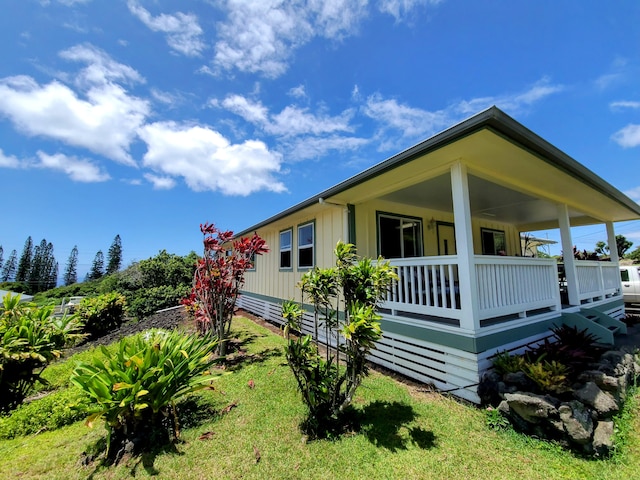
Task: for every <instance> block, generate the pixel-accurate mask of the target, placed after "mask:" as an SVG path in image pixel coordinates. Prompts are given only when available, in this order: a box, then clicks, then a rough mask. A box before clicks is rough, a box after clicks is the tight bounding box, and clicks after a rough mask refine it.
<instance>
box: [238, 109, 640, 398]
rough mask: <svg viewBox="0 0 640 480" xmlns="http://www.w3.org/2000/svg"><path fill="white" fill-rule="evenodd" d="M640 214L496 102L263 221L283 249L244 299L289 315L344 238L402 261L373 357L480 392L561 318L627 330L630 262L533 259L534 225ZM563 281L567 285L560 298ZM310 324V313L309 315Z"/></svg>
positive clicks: (269, 312)
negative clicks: (624, 269)
mask: <svg viewBox="0 0 640 480" xmlns="http://www.w3.org/2000/svg"><path fill="white" fill-rule="evenodd" d="M635 219H640V205H638V204H637V203H635V202H633V201H632V200H631V199H629V198H628V197H626V196H625V195H624V194H622V193H621V192H620V191H618V190H617V189H615V188H614V187H613V186H611V185H610V184H608V183H607V182H605V181H604V180H603V179H601V178H600V177H598V176H597V175H595V174H594V173H593V172H591V171H589V170H588V169H587V168H585V167H584V166H583V165H581V164H580V163H578V162H577V161H575V160H574V159H572V158H570V157H569V156H568V155H566V154H565V153H563V152H561V151H560V150H559V149H558V148H556V147H554V146H553V145H551V144H550V143H548V142H547V141H545V140H544V139H542V138H541V137H539V136H538V135H536V134H534V133H533V132H531V131H530V130H528V129H527V128H526V127H524V126H523V125H521V124H520V123H518V122H517V121H516V120H514V119H513V118H511V117H509V116H508V115H506V114H505V113H504V112H502V111H501V110H499V109H498V108H496V107H491V108H489V109H487V110H485V111H482V112H480V113H478V114H476V115H474V116H473V117H471V118H469V119H467V120H464V121H462V122H461V123H458V124H456V125H454V126H452V127H450V128H448V129H447V130H445V131H443V132H441V133H439V134H437V135H435V136H433V137H431V138H429V139H427V140H425V141H423V142H421V143H419V144H417V145H415V146H413V147H411V148H409V149H407V150H405V151H403V152H400V153H398V154H396V155H394V156H392V157H390V158H388V159H387V160H384V161H383V162H381V163H378V164H377V165H374V166H373V167H371V168H369V169H367V170H365V171H363V172H362V173H360V174H358V175H355V176H353V177H351V178H349V179H347V180H345V181H343V182H341V183H339V184H337V185H336V186H334V187H331V188H329V189H327V190H325V191H323V192H322V193H320V194H318V195H315V196H313V197H311V198H309V199H307V200H305V201H303V202H301V203H299V204H298V205H295V206H293V207H291V208H289V209H287V210H285V211H283V212H281V213H279V214H277V215H275V216H273V217H271V218H268V219H266V220H264V221H263V222H260V223H258V224H256V225H253V226H251V227H249V228H247V229H245V230H244V231H243V232H240V233H238V235H239V236H242V235H247V234H251V233H253V232H254V231H255V232H257V233H258V234H259V235H260V236H262V237H263V238H264V239H265V240H266V241H267V243H268V245H269V246H270V247H271V250H272V253H271V254H268V255H264V256H262V257H258V258H257V260H256V264H255V269H253V270H252V271H249V272H248V273H247V275H246V283H245V286H244V289H243V291H242V295H241V297H240V298H239V303H238V305H239V306H240V307H241V308H243V309H246V310H248V311H251V312H253V313H255V314H257V315H260V316H262V317H264V318H266V319H268V320H270V321H273V322H281V321H282V320H281V315H280V313H281V312H280V305H281V303H282V301H283V300H285V299H294V298H295V299H299V298H300V292H299V290H298V289H297V288H296V284H297V282H298V280H299V279H300V277H301V275H302V274H303V273H304V272H306V271H308V270H309V269H310V268H313V267H315V266H319V267H329V266H332V265H334V263H335V259H334V256H333V249H334V247H335V245H336V243H337V242H338V241H339V240H343V241H347V242H351V243H353V244H355V245H356V247H357V250H358V254H360V255H362V256H368V257H373V258H376V257H378V256H383V257H385V258H386V259H390V260H391V262H392V264H393V265H395V266H396V267H397V273H398V275H399V280H398V281H397V283H396V284H395V285H394V287H393V289H392V291H390V292H389V295H388V297H387V299H386V301H385V302H384V304H383V305H382V307H381V308H380V310H379V313H380V314H381V316H382V321H381V326H382V331H383V335H384V336H383V338H382V340H380V341H379V342H378V344H377V349H376V350H374V351H373V352H372V354H371V357H370V359H371V361H372V362H374V363H377V364H380V365H383V366H385V367H388V368H390V369H392V370H395V371H397V372H400V373H402V374H404V375H407V376H409V377H412V378H414V379H416V380H419V381H422V382H425V383H430V384H433V385H435V386H436V387H437V388H439V389H441V390H444V391H450V392H452V393H453V394H455V395H457V396H459V397H462V398H465V399H467V400H470V401H473V402H478V401H479V397H478V395H477V385H478V383H479V381H480V379H481V377H482V375H483V373H484V372H485V371H486V370H487V369H488V368H490V366H491V360H490V358H491V357H492V356H493V355H495V354H496V353H497V352H500V351H504V350H508V351H514V352H515V351H519V350H522V349H524V348H525V347H526V345H528V344H531V343H534V342H536V341H540V340H542V339H544V338H546V337H548V336H549V335H550V331H549V328H550V327H552V326H553V325H554V324H555V325H558V324H562V323H564V324H568V325H570V326H578V327H580V328H581V329H582V328H589V329H590V331H593V332H595V333H596V334H597V335H599V337H600V339H601V340H602V341H603V342H612V341H613V334H614V333H615V332H617V333H618V334H623V333H625V332H626V327H625V325H624V323H622V322H621V321H620V319H621V318H622V317H623V315H624V303H623V300H622V295H621V283H620V275H619V271H618V258H617V256H616V254H615V252H612V258H611V261H610V262H593V261H578V260H575V259H574V258H573V257H572V256H571V255H568V256H565V259H564V265H563V277H562V281H561V282H560V281H559V279H558V265H557V261H556V260H555V259H553V258H528V257H525V256H522V250H521V241H520V235H521V233H523V232H536V231H541V230H549V229H558V230H559V232H560V238H561V244H562V250H563V251H564V252H572V247H573V242H572V239H571V227H574V226H583V225H593V224H604V225H606V231H607V236H608V238H607V241H608V243H609V244H610V245H615V232H614V222H620V221H625V220H635ZM561 290H562V291H563V294H562V295H561ZM305 322H306V323H305V328H306V329H310V326H311V315H309V317H308V318H306V319H305Z"/></svg>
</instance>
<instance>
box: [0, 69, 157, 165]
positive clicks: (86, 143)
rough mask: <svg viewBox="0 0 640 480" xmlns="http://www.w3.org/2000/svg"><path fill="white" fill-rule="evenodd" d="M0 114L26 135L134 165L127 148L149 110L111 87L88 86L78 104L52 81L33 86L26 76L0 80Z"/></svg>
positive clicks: (118, 87)
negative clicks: (43, 138) (56, 141)
mask: <svg viewBox="0 0 640 480" xmlns="http://www.w3.org/2000/svg"><path fill="white" fill-rule="evenodd" d="M0 114H1V115H4V116H6V117H7V118H9V119H10V120H11V121H12V122H13V123H14V125H15V126H16V128H17V129H18V130H20V131H22V132H24V133H25V134H27V135H30V136H45V137H49V138H53V139H56V140H60V141H62V142H64V143H66V144H68V145H73V146H76V147H83V148H86V149H88V150H90V151H92V152H94V153H98V154H100V155H104V156H105V157H107V158H111V159H113V160H116V161H118V162H121V163H123V164H126V165H135V162H134V161H133V159H132V158H131V156H130V155H129V152H128V149H129V145H130V144H131V142H132V141H133V139H134V137H135V132H136V129H137V128H138V127H139V126H140V125H142V123H143V121H144V119H145V117H146V116H147V115H148V114H149V106H148V103H147V102H146V101H143V100H140V99H138V98H136V97H132V96H129V95H128V94H127V92H126V91H125V90H124V89H123V88H122V87H120V86H119V85H115V84H105V85H102V86H96V87H92V88H90V89H89V91H88V92H86V99H82V98H79V97H78V95H76V93H75V92H73V91H72V90H71V89H70V88H69V87H67V86H66V85H63V84H61V83H59V82H57V81H53V82H51V83H49V84H46V85H39V84H38V83H37V82H36V81H35V80H34V79H33V78H31V77H27V76H17V77H7V78H3V79H0Z"/></svg>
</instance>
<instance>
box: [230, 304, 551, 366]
mask: <svg viewBox="0 0 640 480" xmlns="http://www.w3.org/2000/svg"><path fill="white" fill-rule="evenodd" d="M241 294H242V295H246V296H248V297H252V298H256V299H258V300H262V301H265V302H270V303H274V304H276V305H281V304H282V302H283V300H281V299H279V298H275V297H270V296H267V295H261V294H258V293H252V292H241ZM303 308H304V310H305V311H307V312H313V308H312V307H311V306H310V305H309V304H304V305H303ZM559 323H561V318H560V316H558V317H554V318H553V319H550V320H544V321H540V322H537V323H534V324H530V325H523V326H520V327H515V328H510V329H508V330H505V331H502V332H498V333H493V334H489V335H484V336H481V337H471V336H468V335H462V334H456V333H453V332H446V331H442V330H436V329H433V328H430V327H428V326H426V325H425V326H417V325H415V324H408V323H402V322H401V321H397V320H389V319H385V318H384V317H383V318H382V320H381V321H380V326H381V328H382V334H383V335H384V332H390V333H396V334H398V335H402V336H404V337H408V338H415V339H417V340H421V341H424V342H430V343H435V344H437V345H442V346H445V347H449V348H456V349H458V350H463V351H465V352H469V353H476V354H477V353H482V352H484V351H486V350H489V349H491V348H496V347H500V346H501V345H505V344H507V343H510V342H513V341H515V340H518V339H520V338H528V337H531V336H533V335H536V334H538V333H543V332H545V331H547V330H549V329H550V328H551V327H552V326H553V325H554V324H559Z"/></svg>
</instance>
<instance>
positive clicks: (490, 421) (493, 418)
mask: <svg viewBox="0 0 640 480" xmlns="http://www.w3.org/2000/svg"><path fill="white" fill-rule="evenodd" d="M484 414H485V422H486V424H487V427H489V428H490V429H491V430H509V429H510V428H511V422H509V419H508V418H506V417H505V416H504V415H502V413H500V410H498V409H497V408H493V407H487V408H486V409H485V410H484Z"/></svg>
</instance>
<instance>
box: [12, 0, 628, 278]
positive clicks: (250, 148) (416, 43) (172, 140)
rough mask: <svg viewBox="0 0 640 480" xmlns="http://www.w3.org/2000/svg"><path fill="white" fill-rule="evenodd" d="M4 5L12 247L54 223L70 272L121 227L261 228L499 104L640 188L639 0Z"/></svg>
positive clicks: (601, 170) (149, 232) (149, 233)
mask: <svg viewBox="0 0 640 480" xmlns="http://www.w3.org/2000/svg"><path fill="white" fill-rule="evenodd" d="M3 7H4V8H3V10H4V13H3V15H2V16H0V32H1V33H0V36H1V37H0V38H1V39H2V42H1V43H0V52H1V54H0V58H2V61H1V62H0V185H1V188H2V198H3V199H4V204H5V209H4V212H5V215H4V222H3V226H2V227H0V245H1V246H2V247H3V250H4V258H5V260H6V258H7V257H8V255H9V253H10V251H11V250H13V249H16V250H17V253H18V255H20V253H21V252H22V248H23V246H24V242H25V240H26V238H27V237H28V236H32V238H33V240H34V243H36V244H37V243H39V242H40V240H41V239H42V238H46V239H47V241H49V242H52V243H53V245H54V252H55V256H56V258H57V260H58V262H59V263H60V277H61V276H62V272H63V271H64V265H65V263H66V261H67V258H68V256H69V253H70V252H71V249H72V248H73V246H74V245H77V247H78V250H79V252H80V255H79V274H80V276H81V278H83V277H84V273H86V270H87V269H88V268H89V267H90V265H91V262H92V261H93V258H94V256H95V254H96V252H97V251H98V250H102V251H103V252H104V253H105V254H106V252H107V250H108V248H109V246H110V245H111V242H112V240H113V238H114V237H115V236H116V234H119V235H120V237H121V239H122V246H123V254H124V263H125V265H128V264H129V263H130V262H131V261H133V260H141V259H145V258H149V257H151V256H153V255H156V254H157V253H158V251H159V250H161V249H166V250H167V251H169V252H171V253H176V254H179V255H185V254H187V253H188V252H189V251H191V250H195V251H197V252H200V251H201V234H200V231H199V224H200V223H203V222H207V221H209V222H214V223H215V224H216V225H218V226H219V227H221V228H225V229H231V230H234V231H239V230H242V229H244V228H246V227H248V226H250V225H252V224H254V223H257V222H258V221H260V220H263V219H264V218H266V217H268V216H270V215H273V214H275V213H278V212H280V211H282V210H284V209H285V208H287V207H289V206H291V205H293V204H295V203H297V202H299V201H302V200H304V199H306V198H308V197H310V196H312V195H314V194H316V193H318V192H320V191H322V190H324V189H326V188H328V187H330V186H332V185H335V184H336V183H338V182H340V181H342V180H344V179H345V178H347V177H349V176H351V175H354V174H356V173H358V172H360V171H361V170H363V169H365V168H367V167H369V166H371V165H373V164H375V163H378V162H379V161H382V160H384V159H385V158H387V157H389V156H391V155H392V154H394V153H397V152H398V151H400V150H403V149H405V148H407V147H409V146H411V145H413V144H415V143H417V142H418V141H420V140H423V139H425V138H427V137H429V136H431V135H433V134H434V133H437V132H438V131H441V130H443V129H444V128H446V127H448V126H450V125H452V124H453V123H456V122H458V121H460V120H462V119H464V118H467V117H469V116H471V115H472V114H474V113H476V112H478V111H480V110H482V109H484V108H486V107H489V106H491V105H493V104H495V105H497V106H498V107H499V108H501V109H503V110H504V111H506V112H507V113H508V114H510V115H511V116H513V117H514V118H516V119H517V120H518V121H520V122H521V123H523V124H524V125H525V126H527V127H528V128H530V129H531V130H533V131H534V132H536V133H537V134H539V135H541V136H542V137H543V138H545V139H546V140H548V141H550V142H551V143H553V144H554V145H555V146H557V147H558V148H560V149H561V150H563V151H564V152H566V153H567V154H569V155H570V156H572V157H573V158H575V159H576V160H578V161H579V162H581V163H582V164H584V165H585V166H587V167H588V168H590V169H591V170H593V171H594V172H595V173H596V174H598V175H600V176H601V177H602V178H604V179H605V180H606V181H608V182H609V183H611V184H613V185H614V186H615V187H617V188H618V189H620V190H621V191H623V192H625V193H627V194H628V195H629V196H630V197H631V198H633V199H634V200H636V201H639V200H640V175H639V173H638V172H639V168H638V166H639V156H640V28H638V25H640V2H638V1H637V0H619V1H616V2H601V1H591V0H580V1H565V2H556V1H547V0H539V1H529V2H514V1H512V0H504V1H502V0H495V1H489V2H476V1H471V0H467V1H462V0H371V1H366V0H326V1H320V0H309V1H276V0H256V1H249V0H245V1H240V0H232V1H222V0H182V1H177V0H174V1H170V0H112V1H99V0H46V1H45V0H7V1H5V2H4V4H3ZM616 227H617V232H618V233H622V234H623V235H625V236H627V238H629V239H631V240H633V241H634V242H635V243H636V246H638V245H640V222H632V223H628V224H619V225H617V226H616ZM574 234H575V238H574V243H576V245H577V246H578V248H580V249H583V248H587V249H593V246H594V244H595V242H596V241H598V240H601V239H602V240H604V239H606V234H605V232H604V227H602V228H598V227H592V228H586V229H580V230H577V231H576V232H574ZM552 253H559V251H558V252H553V251H552Z"/></svg>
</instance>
